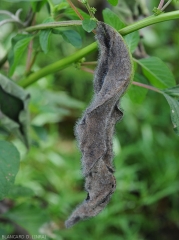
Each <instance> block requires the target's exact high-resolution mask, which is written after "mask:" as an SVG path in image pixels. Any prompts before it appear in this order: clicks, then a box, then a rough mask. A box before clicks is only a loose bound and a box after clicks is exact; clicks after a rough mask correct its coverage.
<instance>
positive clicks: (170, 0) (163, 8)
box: [161, 0, 173, 11]
mask: <svg viewBox="0 0 179 240" xmlns="http://www.w3.org/2000/svg"><path fill="white" fill-rule="evenodd" d="M172 1H173V0H169V1H168V2H167V3H166V4H165V5H164V6H163V7H162V9H161V10H162V11H163V10H165V8H166V7H168V5H169V4H170V3H171V2H172Z"/></svg>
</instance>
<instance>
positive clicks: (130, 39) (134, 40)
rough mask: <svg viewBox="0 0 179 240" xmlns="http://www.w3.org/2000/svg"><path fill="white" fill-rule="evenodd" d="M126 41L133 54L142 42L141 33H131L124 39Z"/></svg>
mask: <svg viewBox="0 0 179 240" xmlns="http://www.w3.org/2000/svg"><path fill="white" fill-rule="evenodd" d="M124 40H125V42H126V43H127V45H128V48H129V50H130V52H131V53H133V52H134V50H135V49H136V47H137V45H138V43H139V40H140V37H139V33H138V32H137V31H136V32H133V33H130V34H128V35H127V36H125V37H124Z"/></svg>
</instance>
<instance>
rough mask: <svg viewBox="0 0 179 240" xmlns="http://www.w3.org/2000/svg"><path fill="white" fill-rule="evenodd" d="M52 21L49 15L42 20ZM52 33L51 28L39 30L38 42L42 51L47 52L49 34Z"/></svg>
mask: <svg viewBox="0 0 179 240" xmlns="http://www.w3.org/2000/svg"><path fill="white" fill-rule="evenodd" d="M49 22H54V19H53V18H51V17H49V18H47V19H45V20H44V21H43V23H49ZM51 33H52V29H46V30H41V31H40V35H39V42H40V46H41V49H42V51H43V52H44V53H48V51H49V41H50V35H51Z"/></svg>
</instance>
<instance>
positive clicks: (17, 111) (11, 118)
mask: <svg viewBox="0 0 179 240" xmlns="http://www.w3.org/2000/svg"><path fill="white" fill-rule="evenodd" d="M29 97H30V95H29V94H28V93H26V92H25V91H24V89H22V88H21V87H19V86H18V85H16V84H15V83H14V82H13V81H11V80H10V79H8V78H7V77H5V76H3V75H2V74H0V125H1V126H2V127H4V128H5V129H6V130H7V131H8V132H10V133H13V134H15V135H16V136H17V137H19V138H20V139H21V140H22V141H23V142H24V143H25V145H26V146H27V147H28V145H29V140H28V133H27V127H28V102H29Z"/></svg>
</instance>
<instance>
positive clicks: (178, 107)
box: [162, 85, 179, 135]
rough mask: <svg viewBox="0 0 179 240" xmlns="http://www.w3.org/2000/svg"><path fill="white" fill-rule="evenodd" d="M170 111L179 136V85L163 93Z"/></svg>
mask: <svg viewBox="0 0 179 240" xmlns="http://www.w3.org/2000/svg"><path fill="white" fill-rule="evenodd" d="M162 93H163V95H164V97H165V98H166V100H167V102H168V104H169V106H170V110H171V120H172V123H173V127H174V131H175V132H176V134H177V135H179V85H177V86H175V87H173V88H168V89H165V90H163V91H162Z"/></svg>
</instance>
